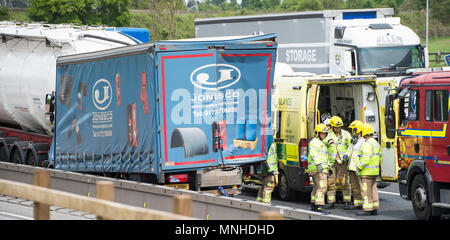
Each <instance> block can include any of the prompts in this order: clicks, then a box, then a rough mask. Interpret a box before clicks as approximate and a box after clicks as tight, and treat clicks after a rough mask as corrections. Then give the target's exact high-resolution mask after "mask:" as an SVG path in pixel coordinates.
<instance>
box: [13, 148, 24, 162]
mask: <svg viewBox="0 0 450 240" xmlns="http://www.w3.org/2000/svg"><path fill="white" fill-rule="evenodd" d="M19 151H20V150H18V149H16V150H15V151H14V152H12V156H11V162H12V163H17V164H25V163H24V162H23V161H22V157H21V156H20V152H19Z"/></svg>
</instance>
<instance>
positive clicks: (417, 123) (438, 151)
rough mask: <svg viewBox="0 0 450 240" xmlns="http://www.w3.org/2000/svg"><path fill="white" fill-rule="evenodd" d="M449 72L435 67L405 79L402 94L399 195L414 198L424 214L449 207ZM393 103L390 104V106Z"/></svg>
mask: <svg viewBox="0 0 450 240" xmlns="http://www.w3.org/2000/svg"><path fill="white" fill-rule="evenodd" d="M449 91H450V72H445V71H441V72H431V73H427V74H423V73H422V74H420V75H416V76H414V75H413V76H412V77H410V78H406V79H403V80H402V81H401V83H400V87H399V89H398V92H397V93H394V94H391V95H390V96H391V97H393V98H392V99H391V100H388V101H387V103H388V104H390V108H391V109H392V106H395V104H394V103H392V100H393V99H395V98H396V97H398V121H397V123H398V129H397V131H398V133H399V138H398V157H399V165H400V168H401V169H400V171H399V178H400V181H399V188H400V195H401V196H402V197H403V198H404V199H407V200H412V205H413V209H414V212H415V214H416V216H417V217H418V218H419V219H430V218H434V217H438V216H440V215H441V213H442V212H443V209H450V190H449V189H450V188H449V186H448V184H449V183H450V171H449V169H450V140H449V138H448V136H449V129H448V128H447V125H448V119H449ZM387 108H389V106H387Z"/></svg>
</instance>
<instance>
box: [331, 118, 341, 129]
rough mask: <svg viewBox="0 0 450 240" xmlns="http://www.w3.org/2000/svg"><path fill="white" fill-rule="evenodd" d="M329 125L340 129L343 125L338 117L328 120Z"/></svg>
mask: <svg viewBox="0 0 450 240" xmlns="http://www.w3.org/2000/svg"><path fill="white" fill-rule="evenodd" d="M330 125H331V126H332V127H342V126H344V123H343V122H342V119H341V118H340V117H338V116H333V117H332V118H331V119H330Z"/></svg>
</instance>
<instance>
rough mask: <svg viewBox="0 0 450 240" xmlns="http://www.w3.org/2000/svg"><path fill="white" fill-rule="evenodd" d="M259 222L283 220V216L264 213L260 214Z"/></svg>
mask: <svg viewBox="0 0 450 240" xmlns="http://www.w3.org/2000/svg"><path fill="white" fill-rule="evenodd" d="M259 220H283V215H281V213H279V212H275V211H264V212H260V213H259Z"/></svg>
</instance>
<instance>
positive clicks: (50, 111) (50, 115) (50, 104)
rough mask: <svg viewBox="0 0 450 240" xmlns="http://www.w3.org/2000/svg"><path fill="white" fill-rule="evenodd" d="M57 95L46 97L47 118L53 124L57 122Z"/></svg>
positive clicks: (47, 95)
mask: <svg viewBox="0 0 450 240" xmlns="http://www.w3.org/2000/svg"><path fill="white" fill-rule="evenodd" d="M54 112H55V93H54V92H53V93H52V94H46V95H45V118H46V119H47V121H49V122H51V123H53V122H54V121H55V114H54Z"/></svg>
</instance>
